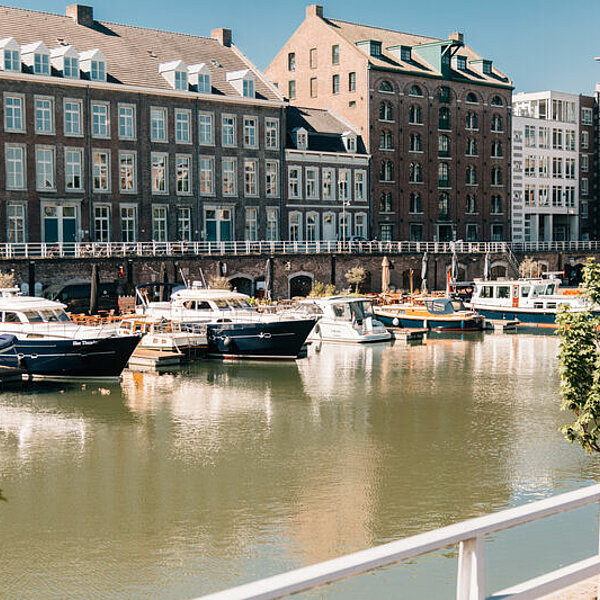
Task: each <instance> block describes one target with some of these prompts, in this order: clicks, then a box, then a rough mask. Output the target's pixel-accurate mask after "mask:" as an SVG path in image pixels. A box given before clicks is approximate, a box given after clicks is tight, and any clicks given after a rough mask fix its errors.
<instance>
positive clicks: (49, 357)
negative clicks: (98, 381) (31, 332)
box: [0, 336, 140, 378]
mask: <svg viewBox="0 0 600 600" xmlns="http://www.w3.org/2000/svg"><path fill="white" fill-rule="evenodd" d="M139 340H140V338H139V337H138V336H114V337H106V338H97V339H90V340H61V339H43V338H33V339H20V340H17V342H16V344H15V351H16V354H13V355H8V354H0V365H3V366H10V367H20V368H21V369H23V370H24V371H25V373H26V374H27V375H32V376H33V375H35V376H48V377H82V378H83V377H118V376H119V375H120V374H121V372H122V371H123V369H124V368H125V367H126V366H127V361H128V360H129V357H130V356H131V354H132V353H133V351H134V350H135V348H136V346H137V345H138V342H139Z"/></svg>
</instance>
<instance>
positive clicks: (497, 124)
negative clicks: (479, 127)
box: [492, 115, 502, 132]
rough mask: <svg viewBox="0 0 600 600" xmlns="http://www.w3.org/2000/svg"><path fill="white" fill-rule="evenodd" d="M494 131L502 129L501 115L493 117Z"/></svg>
mask: <svg viewBox="0 0 600 600" xmlns="http://www.w3.org/2000/svg"><path fill="white" fill-rule="evenodd" d="M492 131H498V132H500V131H502V117H501V116H500V115H494V116H493V117H492Z"/></svg>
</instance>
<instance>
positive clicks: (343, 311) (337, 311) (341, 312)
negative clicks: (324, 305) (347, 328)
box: [333, 304, 350, 321]
mask: <svg viewBox="0 0 600 600" xmlns="http://www.w3.org/2000/svg"><path fill="white" fill-rule="evenodd" d="M333 314H334V315H335V318H336V319H343V320H346V321H349V320H350V307H349V306H348V305H347V304H334V305H333Z"/></svg>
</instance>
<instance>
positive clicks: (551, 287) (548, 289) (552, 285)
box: [546, 283, 556, 296]
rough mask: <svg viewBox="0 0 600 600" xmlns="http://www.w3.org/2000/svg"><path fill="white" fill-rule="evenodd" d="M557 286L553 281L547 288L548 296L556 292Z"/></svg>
mask: <svg viewBox="0 0 600 600" xmlns="http://www.w3.org/2000/svg"><path fill="white" fill-rule="evenodd" d="M555 288H556V286H555V285H554V284H553V283H551V284H550V285H549V286H548V287H547V288H546V294H547V295H548V296H552V294H554V290H555Z"/></svg>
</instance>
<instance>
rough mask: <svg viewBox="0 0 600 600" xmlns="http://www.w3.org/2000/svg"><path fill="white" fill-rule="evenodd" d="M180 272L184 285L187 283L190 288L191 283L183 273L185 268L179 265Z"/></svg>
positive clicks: (186, 285)
mask: <svg viewBox="0 0 600 600" xmlns="http://www.w3.org/2000/svg"><path fill="white" fill-rule="evenodd" d="M179 274H180V275H181V280H182V281H183V285H185V287H186V288H189V287H190V284H189V282H188V280H187V279H186V278H185V275H184V274H183V269H182V268H181V267H179Z"/></svg>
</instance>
